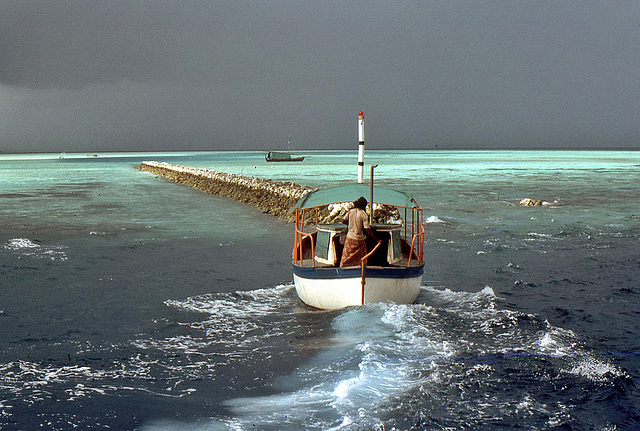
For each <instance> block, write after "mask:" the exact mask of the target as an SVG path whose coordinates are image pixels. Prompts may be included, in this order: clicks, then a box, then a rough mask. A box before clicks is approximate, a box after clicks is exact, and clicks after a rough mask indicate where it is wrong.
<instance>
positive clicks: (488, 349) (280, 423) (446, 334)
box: [0, 284, 628, 430]
mask: <svg viewBox="0 0 640 431" xmlns="http://www.w3.org/2000/svg"><path fill="white" fill-rule="evenodd" d="M293 290H294V289H293V286H292V285H291V284H283V285H278V286H274V287H271V288H265V289H257V290H251V291H237V292H227V293H212V294H206V295H198V296H193V297H189V298H186V299H181V300H178V299H172V300H167V301H165V304H166V305H167V307H169V308H170V309H172V310H175V311H178V312H185V313H186V314H180V315H179V316H181V317H179V320H177V321H175V322H174V321H159V322H157V330H156V331H154V332H153V333H152V334H149V335H148V336H140V337H138V338H137V339H135V340H132V341H130V342H129V343H125V344H123V345H119V346H111V347H110V349H111V353H110V354H109V355H111V356H113V357H114V358H117V359H115V360H114V361H113V362H111V361H100V364H102V366H100V365H98V364H96V365H92V363H91V362H89V363H87V364H86V365H61V366H55V365H50V364H45V363H38V362H29V361H18V362H11V363H8V364H0V376H1V377H0V386H2V387H3V388H5V390H6V391H8V392H7V393H11V394H13V395H12V397H10V398H7V399H5V400H4V401H2V403H1V404H0V417H2V416H3V415H4V416H6V417H9V416H10V415H11V408H12V405H14V404H15V403H17V402H18V401H17V400H18V399H19V400H21V401H24V402H31V403H37V402H39V401H38V400H41V399H43V397H45V398H46V397H51V396H53V395H43V394H47V393H49V394H52V393H54V392H56V390H55V388H58V390H57V393H58V394H60V393H61V392H62V393H63V394H64V397H66V400H67V401H69V402H71V401H74V400H78V399H86V398H93V397H104V396H114V395H117V394H119V393H121V392H122V391H128V392H129V391H130V392H139V393H151V394H153V395H154V396H158V397H174V398H175V397H178V398H179V397H189V396H191V395H192V394H196V393H199V392H201V391H206V390H209V391H211V388H210V386H211V385H214V386H216V387H224V386H225V385H226V383H224V382H225V373H226V375H227V377H226V378H228V379H230V380H229V381H230V382H234V383H233V385H234V386H236V385H241V386H246V387H247V388H251V387H255V388H261V390H260V391H258V392H259V393H261V395H258V396H240V397H231V398H228V399H226V401H224V403H223V405H224V408H225V411H226V412H227V414H222V415H219V416H217V418H214V419H211V420H210V421H206V422H202V421H201V422H200V423H199V425H198V426H199V427H201V429H203V430H204V429H254V426H257V427H258V428H259V429H264V430H269V429H273V430H276V429H278V430H285V429H291V430H297V429H333V430H352V429H393V428H395V429H424V428H446V427H447V426H448V427H454V428H478V427H482V426H484V425H486V424H488V423H500V424H502V425H504V426H509V425H510V424H511V425H514V426H515V425H519V426H523V427H529V428H549V427H553V426H563V425H566V426H572V427H573V426H576V427H577V428H580V426H578V425H580V424H579V423H578V424H576V417H579V415H580V412H579V411H576V410H575V409H574V408H573V407H572V406H573V405H574V404H572V402H571V401H570V400H571V399H573V398H574V397H576V396H580V394H584V393H591V394H597V393H598V392H599V391H600V392H607V393H608V392H615V391H613V390H612V388H614V389H615V388H617V387H619V386H620V384H621V383H620V382H621V381H622V382H623V383H622V384H624V381H625V379H628V376H627V375H626V373H625V372H624V371H623V370H621V369H620V368H618V367H617V366H616V365H615V364H614V363H612V362H610V361H609V360H608V358H606V357H598V356H597V355H595V354H593V353H592V352H590V351H588V350H587V349H586V348H585V347H584V344H583V341H582V340H581V338H580V336H578V335H577V334H575V333H574V332H573V331H571V330H568V329H564V328H559V327H556V326H553V325H551V324H550V323H549V322H548V321H547V320H545V319H543V318H541V317H539V316H537V315H534V314H526V313H522V312H518V311H513V310H509V309H506V308H504V307H503V306H502V303H503V300H502V299H501V298H500V297H498V296H497V295H496V294H495V292H494V290H493V289H492V288H491V287H490V286H485V287H484V288H483V289H482V290H480V291H479V292H465V291H453V290H450V289H446V288H445V289H441V288H434V287H430V286H425V287H423V288H422V290H421V293H420V296H419V298H418V302H417V303H415V304H411V305H396V304H387V303H383V304H373V305H368V306H364V307H354V308H349V309H345V310H340V311H334V312H324V311H318V310H312V309H309V308H307V307H305V306H303V305H301V304H300V302H299V301H298V299H297V298H296V296H295V293H294V291H293ZM163 334H164V335H163ZM101 349H105V348H96V347H91V346H89V347H88V348H87V349H86V350H85V351H84V355H85V356H89V357H90V356H92V355H94V356H95V355H97V354H99V353H98V352H99V351H100V350H101ZM103 352H104V350H103ZM105 363H109V365H108V366H106V367H105V366H104V364H105ZM243 373H244V374H247V376H245V378H244V379H243V378H242V377H241V376H242V375H243ZM158 382H162V385H159V384H158ZM559 387H562V388H563V389H558V388H559ZM207 388H208V389H207ZM251 392H253V391H247V393H251ZM205 394H206V392H205ZM550 394H551V395H550ZM57 396H58V397H59V396H60V395H57ZM614 402H615V400H614ZM213 416H214V417H215V414H214V415H213ZM0 423H2V422H1V421H0ZM143 429H148V430H170V429H176V430H177V429H180V430H184V429H194V428H193V424H184V423H182V424H181V423H177V422H154V423H148V424H146V425H145V426H144V427H143ZM198 429H200V428H198Z"/></svg>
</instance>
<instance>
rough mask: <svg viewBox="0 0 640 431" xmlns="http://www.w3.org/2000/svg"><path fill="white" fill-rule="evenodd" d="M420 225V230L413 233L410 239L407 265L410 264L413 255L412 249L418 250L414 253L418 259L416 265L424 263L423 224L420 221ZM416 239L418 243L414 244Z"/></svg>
mask: <svg viewBox="0 0 640 431" xmlns="http://www.w3.org/2000/svg"><path fill="white" fill-rule="evenodd" d="M419 225H420V231H419V232H418V233H417V234H415V235H413V238H412V239H411V250H410V251H409V259H408V261H407V266H411V258H412V257H413V256H414V251H416V250H417V251H418V252H417V253H416V256H417V259H418V265H422V264H423V263H424V253H423V247H424V226H423V224H422V222H421V223H420V224H419ZM416 240H418V243H417V244H416Z"/></svg>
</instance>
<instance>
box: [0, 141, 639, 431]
mask: <svg viewBox="0 0 640 431" xmlns="http://www.w3.org/2000/svg"><path fill="white" fill-rule="evenodd" d="M262 157H263V155H262V154H259V153H251V152H248V153H198V154H196V153H184V154H178V153H176V154H142V155H133V154H115V155H106V154H104V155H103V154H100V155H98V157H87V156H85V155H66V156H65V158H64V159H62V160H61V159H58V156H57V155H55V156H51V157H38V158H36V157H34V156H17V155H16V156H10V155H3V158H2V160H0V202H1V208H0V325H1V327H2V331H0V428H1V429H3V430H4V429H9V430H13V429H20V430H22V429H24V430H31V429H57V430H69V429H97V428H100V429H103V428H110V429H145V430H174V429H177V430H187V429H197V430H208V429H234V430H235V429H240V430H243V429H273V430H280V429H340V430H369V429H416V430H419V429H443V430H444V429H505V428H506V429H575V430H584V429H593V430H627V429H639V428H640V388H639V387H638V381H639V379H640V348H639V342H638V339H639V336H640V330H639V329H638V328H640V325H639V323H640V284H639V283H640V282H639V281H638V280H640V258H639V256H640V246H639V241H638V238H639V236H640V227H639V224H640V211H639V209H638V208H639V207H638V204H637V202H638V198H639V197H640V156H639V154H638V153H637V152H606V151H603V152H504V151H502V152H500V151H499V152H485V151H482V152H422V153H408V152H371V153H370V154H369V155H368V156H367V157H368V159H367V160H370V163H378V164H379V165H380V166H379V167H378V168H377V169H376V178H377V179H378V178H379V181H380V183H381V184H384V185H387V186H389V187H394V188H399V189H402V190H407V191H409V192H411V193H413V194H414V196H416V198H417V199H418V201H419V202H420V203H421V204H422V205H423V207H424V208H425V215H426V217H427V223H426V228H427V239H426V251H427V269H426V273H425V285H424V288H423V290H422V292H421V294H420V297H419V298H418V301H417V303H416V304H413V305H402V306H398V305H392V304H379V305H374V306H367V307H363V308H354V309H347V310H341V311H335V312H321V311H316V310H310V309H308V308H306V307H304V306H303V305H301V304H300V303H299V301H298V299H297V297H296V295H295V291H294V290H293V287H292V285H291V280H292V276H291V269H290V260H289V258H290V253H291V245H292V235H291V232H290V228H291V226H289V225H287V224H285V223H284V222H281V221H279V220H277V219H274V218H272V217H270V216H268V215H265V214H262V213H261V212H260V210H258V209H255V208H253V207H247V206H244V205H242V204H239V203H236V202H233V201H230V200H228V199H222V198H217V197H213V196H209V195H206V194H203V193H201V192H199V191H196V190H192V189H189V188H187V187H185V186H181V185H176V184H172V183H168V182H166V181H165V180H163V179H159V178H155V177H154V176H153V175H151V174H148V173H145V172H140V171H137V170H135V169H133V166H135V165H136V164H137V163H138V162H140V161H142V160H160V161H168V162H171V163H177V164H182V165H190V166H197V167H206V168H212V169H217V170H221V171H227V172H234V173H242V174H245V175H258V176H263V177H269V178H273V179H278V180H293V181H296V182H298V183H300V184H304V185H311V186H319V185H322V184H323V183H325V182H326V183H339V182H342V181H348V180H352V179H353V178H355V174H356V169H355V163H354V162H355V160H352V159H355V154H351V152H331V153H325V152H315V153H310V154H308V155H307V159H306V160H305V162H303V163H301V164H295V166H290V165H288V164H287V166H282V165H277V166H272V164H266V163H265V162H264V159H263V158H262ZM526 197H529V198H535V199H541V200H545V201H547V202H548V203H549V205H546V206H541V207H523V206H520V205H519V204H518V203H519V201H520V200H521V199H523V198H526Z"/></svg>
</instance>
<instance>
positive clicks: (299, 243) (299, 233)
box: [293, 210, 316, 268]
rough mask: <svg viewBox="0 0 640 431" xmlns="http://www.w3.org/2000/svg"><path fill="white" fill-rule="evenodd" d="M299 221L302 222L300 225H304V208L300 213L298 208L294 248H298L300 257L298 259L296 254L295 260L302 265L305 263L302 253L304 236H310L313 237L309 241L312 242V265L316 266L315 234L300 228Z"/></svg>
mask: <svg viewBox="0 0 640 431" xmlns="http://www.w3.org/2000/svg"><path fill="white" fill-rule="evenodd" d="M298 222H300V226H303V227H304V210H302V211H301V212H300V213H299V212H298V210H296V222H295V223H296V229H295V230H296V232H295V234H296V235H295V239H294V249H298V250H297V252H298V259H297V261H296V259H295V256H293V257H294V262H296V263H299V264H300V266H302V263H303V260H304V259H303V253H302V238H303V237H309V238H311V240H310V241H309V242H310V243H311V256H312V258H311V267H312V268H315V266H316V260H315V258H314V256H315V255H316V250H315V244H314V243H313V235H312V234H310V233H307V232H304V231H303V230H301V229H299V228H298Z"/></svg>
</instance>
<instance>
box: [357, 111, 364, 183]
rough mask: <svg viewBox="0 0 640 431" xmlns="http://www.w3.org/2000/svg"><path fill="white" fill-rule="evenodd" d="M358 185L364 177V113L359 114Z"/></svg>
mask: <svg viewBox="0 0 640 431" xmlns="http://www.w3.org/2000/svg"><path fill="white" fill-rule="evenodd" d="M358 141H359V142H358V183H359V184H362V181H363V177H364V112H362V111H360V113H359V114H358Z"/></svg>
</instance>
